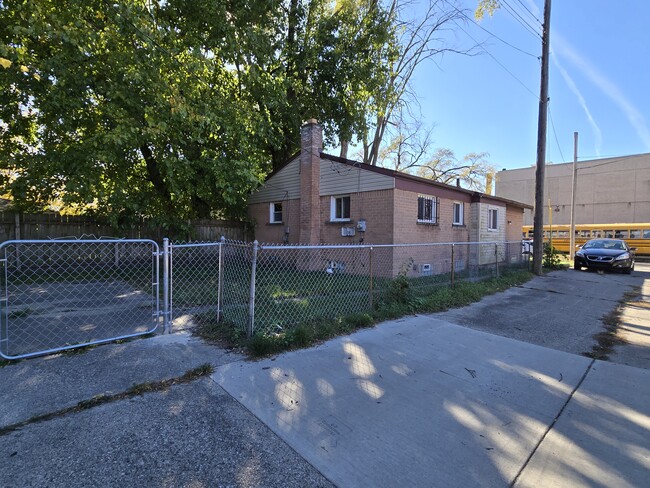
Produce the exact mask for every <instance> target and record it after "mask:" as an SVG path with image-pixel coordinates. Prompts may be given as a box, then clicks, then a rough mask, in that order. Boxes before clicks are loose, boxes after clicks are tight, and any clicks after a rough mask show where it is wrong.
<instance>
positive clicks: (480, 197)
mask: <svg viewBox="0 0 650 488" xmlns="http://www.w3.org/2000/svg"><path fill="white" fill-rule="evenodd" d="M296 156H297V155H296ZM296 156H294V157H293V158H291V160H293V159H294V158H295V157H296ZM321 158H323V159H327V160H329V161H334V162H336V163H340V164H345V165H348V166H354V167H355V168H361V169H364V170H366V171H372V172H375V173H379V174H383V175H386V176H390V177H392V178H395V179H400V180H405V181H415V182H418V183H423V184H426V185H428V186H432V187H438V188H441V189H444V190H447V191H455V192H459V193H464V194H466V195H469V196H470V197H471V199H472V201H473V202H480V201H486V202H489V201H493V202H499V203H505V204H507V205H512V206H515V207H521V208H527V209H532V208H533V207H532V205H529V204H527V203H522V202H516V201H514V200H509V199H507V198H502V197H496V196H493V195H488V194H486V193H481V192H479V191H475V190H469V189H467V188H461V187H459V186H454V185H448V184H446V183H441V182H439V181H434V180H430V179H428V178H422V177H420V176H415V175H411V174H409V173H404V172H402V171H396V170H392V169H388V168H382V167H380V166H372V165H369V164H364V163H361V162H358V161H353V160H350V159H345V158H340V157H338V156H332V155H330V154H326V153H324V152H321ZM291 160H290V161H291ZM288 162H289V161H288ZM278 169H280V168H278ZM276 171H277V170H276Z"/></svg>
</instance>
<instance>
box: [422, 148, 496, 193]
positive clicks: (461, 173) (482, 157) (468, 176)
mask: <svg viewBox="0 0 650 488" xmlns="http://www.w3.org/2000/svg"><path fill="white" fill-rule="evenodd" d="M488 156H489V155H488V154H487V153H485V152H482V153H469V154H466V155H465V156H464V157H463V158H462V159H460V160H459V159H457V158H456V156H455V155H454V153H453V151H451V150H450V149H447V148H440V149H437V150H436V151H435V153H434V155H433V157H431V158H430V159H429V160H428V161H427V162H426V163H424V164H422V165H421V166H419V168H418V169H417V175H418V176H421V177H423V178H430V179H432V180H435V181H440V182H441V183H446V184H454V183H455V181H456V180H457V179H460V181H461V186H462V187H463V188H468V189H470V190H476V191H485V187H486V179H487V177H488V175H491V174H493V173H494V172H495V168H494V166H492V165H491V164H490V163H489V162H488V161H487V159H486V158H487V157H488Z"/></svg>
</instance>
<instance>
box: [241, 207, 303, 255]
mask: <svg viewBox="0 0 650 488" xmlns="http://www.w3.org/2000/svg"><path fill="white" fill-rule="evenodd" d="M248 217H249V219H250V220H251V221H252V222H253V223H254V226H255V231H254V233H255V239H257V240H258V241H259V242H262V243H267V244H271V243H277V244H280V243H283V242H285V240H284V239H285V232H287V231H288V234H287V241H286V242H287V243H290V244H298V243H299V241H300V200H299V199H295V200H285V201H283V202H282V223H281V224H271V223H270V203H255V204H252V205H249V206H248Z"/></svg>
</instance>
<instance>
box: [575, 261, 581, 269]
mask: <svg viewBox="0 0 650 488" xmlns="http://www.w3.org/2000/svg"><path fill="white" fill-rule="evenodd" d="M573 269H575V270H576V271H580V270H582V266H580V265H579V264H578V261H573Z"/></svg>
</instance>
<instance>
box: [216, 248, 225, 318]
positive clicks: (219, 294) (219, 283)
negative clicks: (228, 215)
mask: <svg viewBox="0 0 650 488" xmlns="http://www.w3.org/2000/svg"><path fill="white" fill-rule="evenodd" d="M225 242H226V238H225V237H224V236H221V241H220V242H219V277H218V278H217V322H221V320H222V319H223V313H222V312H221V307H223V296H222V293H223V245H224V244H225Z"/></svg>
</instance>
